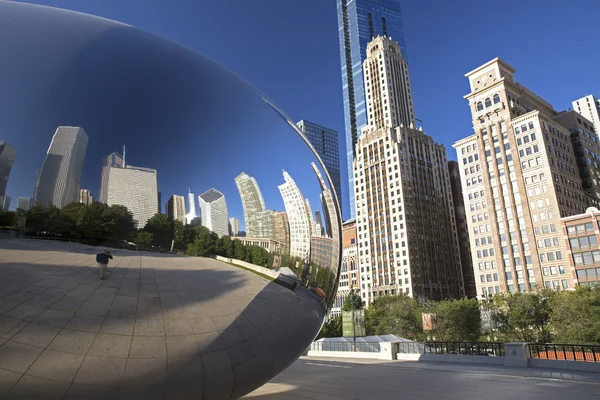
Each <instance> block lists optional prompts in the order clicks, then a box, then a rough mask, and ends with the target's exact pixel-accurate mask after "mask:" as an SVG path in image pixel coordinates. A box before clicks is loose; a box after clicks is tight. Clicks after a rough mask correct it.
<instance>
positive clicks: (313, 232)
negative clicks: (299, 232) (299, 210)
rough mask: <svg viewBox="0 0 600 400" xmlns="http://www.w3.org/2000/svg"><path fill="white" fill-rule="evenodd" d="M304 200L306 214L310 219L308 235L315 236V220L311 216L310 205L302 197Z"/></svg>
mask: <svg viewBox="0 0 600 400" xmlns="http://www.w3.org/2000/svg"><path fill="white" fill-rule="evenodd" d="M304 202H305V203H306V214H307V215H308V220H309V221H310V236H315V235H316V234H317V233H316V232H317V221H315V219H314V218H313V213H312V208H311V207H310V202H309V201H308V199H304Z"/></svg>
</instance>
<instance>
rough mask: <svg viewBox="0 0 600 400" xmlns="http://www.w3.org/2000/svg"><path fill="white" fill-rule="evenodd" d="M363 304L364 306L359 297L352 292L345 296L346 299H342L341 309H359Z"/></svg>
mask: <svg viewBox="0 0 600 400" xmlns="http://www.w3.org/2000/svg"><path fill="white" fill-rule="evenodd" d="M363 306H364V303H363V301H362V299H361V297H360V296H359V295H358V294H356V293H352V294H350V295H349V296H348V297H346V300H344V306H343V307H342V310H344V311H351V310H360V309H362V308H363Z"/></svg>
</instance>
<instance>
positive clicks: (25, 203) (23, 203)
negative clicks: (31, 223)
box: [17, 197, 31, 211]
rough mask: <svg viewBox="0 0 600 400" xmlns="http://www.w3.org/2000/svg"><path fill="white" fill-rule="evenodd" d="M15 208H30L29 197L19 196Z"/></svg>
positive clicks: (25, 209) (24, 209)
mask: <svg viewBox="0 0 600 400" xmlns="http://www.w3.org/2000/svg"><path fill="white" fill-rule="evenodd" d="M17 208H20V209H21V210H23V211H29V209H30V208H31V197H19V202H18V204H17Z"/></svg>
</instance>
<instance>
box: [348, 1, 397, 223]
mask: <svg viewBox="0 0 600 400" xmlns="http://www.w3.org/2000/svg"><path fill="white" fill-rule="evenodd" d="M337 17H338V18H337V20H338V32H339V43H340V60H341V64H342V90H343V96H344V121H345V130H346V132H345V133H346V154H347V159H346V162H347V165H348V171H352V161H353V160H354V156H355V153H354V151H355V147H356V141H357V139H358V136H359V135H360V132H361V128H362V127H363V126H365V125H366V124H367V103H366V100H367V98H366V96H365V85H364V80H363V62H364V61H365V59H366V58H367V44H368V43H369V42H370V41H371V39H373V38H374V37H376V36H381V35H383V36H385V37H391V38H392V39H393V40H395V41H397V42H398V43H400V48H401V51H402V55H403V56H404V58H407V56H406V45H405V42H404V28H403V26H402V13H401V12H400V2H399V1H397V0H337ZM348 175H349V176H348V177H349V185H348V186H349V187H348V189H349V193H350V214H351V216H352V217H354V216H355V207H354V195H355V192H354V177H353V176H352V174H348ZM339 197H341V196H340V195H339V194H338V198H339Z"/></svg>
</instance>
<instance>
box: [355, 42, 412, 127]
mask: <svg viewBox="0 0 600 400" xmlns="http://www.w3.org/2000/svg"><path fill="white" fill-rule="evenodd" d="M363 68H364V73H365V88H366V94H367V100H366V101H367V110H368V111H367V115H368V121H369V127H373V128H375V129H379V128H386V127H396V126H398V125H405V126H410V125H411V124H412V125H414V124H415V111H414V106H413V101H412V93H411V88H410V76H409V74H408V63H407V62H406V60H405V59H404V58H403V57H402V54H401V52H400V46H399V45H398V44H397V43H396V42H394V41H393V40H391V39H389V38H387V37H383V36H379V37H377V38H375V39H373V40H372V41H371V42H370V43H369V45H368V46H367V58H366V60H365V62H364V64H363Z"/></svg>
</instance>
